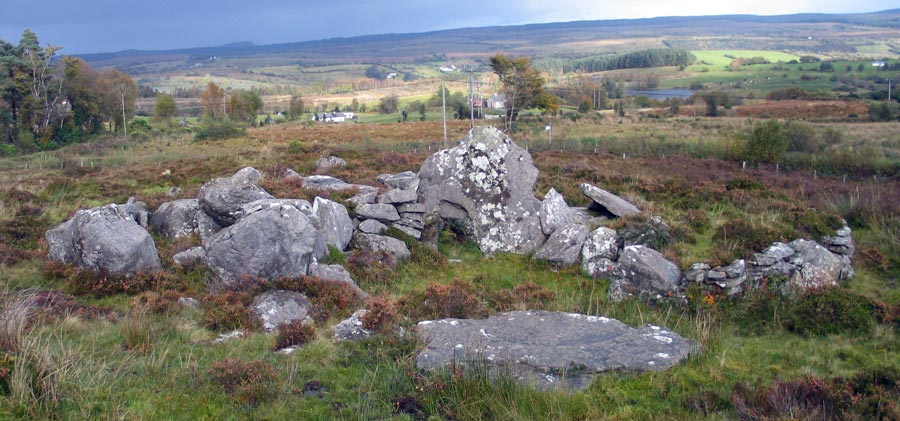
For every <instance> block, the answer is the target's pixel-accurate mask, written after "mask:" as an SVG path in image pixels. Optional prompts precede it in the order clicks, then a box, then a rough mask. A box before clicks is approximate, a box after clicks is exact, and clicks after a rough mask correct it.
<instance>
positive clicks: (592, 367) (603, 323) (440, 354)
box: [416, 311, 696, 390]
mask: <svg viewBox="0 0 900 421" xmlns="http://www.w3.org/2000/svg"><path fill="white" fill-rule="evenodd" d="M416 330H417V333H418V335H419V337H420V338H421V339H422V341H423V342H424V343H425V344H426V345H425V348H424V349H423V350H422V351H421V352H420V353H419V355H418V357H417V359H416V365H417V366H418V367H419V368H421V369H429V370H438V369H445V368H450V367H453V366H455V365H457V364H459V365H462V366H463V367H466V368H471V367H475V366H486V368H487V369H489V370H490V372H491V373H492V374H508V375H511V376H513V377H514V378H515V379H516V380H518V381H521V382H523V383H529V384H534V385H535V386H536V387H538V388H540V389H544V390H552V389H557V388H560V389H568V390H581V389H584V388H586V387H587V386H588V385H590V382H591V378H592V376H593V375H594V374H597V373H600V372H604V371H610V370H624V371H650V370H653V371H657V370H665V369H667V368H670V367H672V366H673V365H675V364H677V363H678V362H679V361H681V360H683V359H685V358H686V357H687V356H688V355H689V354H690V353H691V352H694V350H695V349H696V345H695V344H694V343H692V342H691V341H689V340H686V339H684V338H682V337H681V336H679V335H678V334H676V333H674V332H671V331H670V330H668V329H665V328H662V327H658V326H652V325H646V326H644V327H641V328H639V329H634V328H631V327H629V326H627V325H625V324H623V323H621V322H619V321H617V320H613V319H608V318H605V317H596V316H586V315H582V314H574V313H559V312H547V311H513V312H509V313H500V314H495V315H493V316H491V317H489V318H487V319H484V320H462V319H444V320H436V321H423V322H420V323H419V324H418V326H417V328H416Z"/></svg>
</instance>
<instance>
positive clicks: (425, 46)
mask: <svg viewBox="0 0 900 421" xmlns="http://www.w3.org/2000/svg"><path fill="white" fill-rule="evenodd" d="M786 24H790V25H786ZM850 27H852V28H850ZM849 29H853V30H855V31H857V32H858V31H859V30H868V31H869V32H878V31H879V30H882V31H883V30H884V29H898V30H900V9H891V10H884V11H880V12H872V13H858V14H823V13H802V14H791V15H775V16H761V15H719V16H669V17H656V18H643V19H616V20H594V21H573V22H556V23H539V24H527V25H515V26H489V27H477V28H460V29H449V30H440V31H431V32H422V33H408V34H377V35H364V36H356V37H348V38H329V39H321V40H311V41H300V42H290V43H280V44H269V45H256V44H254V43H252V42H246V41H245V42H235V43H229V44H225V45H221V46H217V47H197V48H182V49H173V50H158V51H142V50H125V51H119V52H112V53H97V54H84V55H79V57H81V58H83V59H85V60H86V61H88V62H91V63H92V64H94V65H95V66H99V67H107V66H112V67H123V66H124V67H132V68H136V69H137V70H138V73H140V71H139V70H140V69H139V68H140V66H141V65H145V64H149V63H155V62H162V61H172V62H179V61H185V62H190V61H197V60H203V59H208V58H210V57H217V58H229V59H240V58H251V57H268V58H269V59H270V60H272V62H273V64H279V63H282V62H284V60H285V59H286V58H287V57H290V58H291V60H294V61H309V62H317V61H319V62H322V61H324V62H328V61H329V60H334V59H337V58H341V59H345V60H348V61H347V62H379V61H385V62H388V61H393V62H402V61H412V60H415V59H418V58H421V57H422V56H428V55H431V54H440V53H455V54H456V55H458V56H459V55H463V56H471V57H484V56H487V55H490V54H494V53H496V52H508V53H512V54H528V55H532V56H536V57H553V56H568V57H571V56H578V55H589V54H597V53H607V52H616V51H622V50H623V49H626V50H627V49H636V48H646V47H666V46H669V44H660V43H659V41H656V45H653V41H652V40H651V39H659V38H664V39H666V40H676V41H679V42H681V43H680V44H679V45H681V46H683V45H685V43H684V42H683V41H686V40H690V39H691V38H692V37H723V41H722V42H718V43H717V44H716V45H719V44H722V45H724V46H727V44H728V42H727V41H728V37H772V38H773V39H774V40H776V41H777V42H776V43H775V44H777V45H782V46H784V47H786V48H792V47H797V49H803V48H808V49H809V50H810V51H816V50H817V49H819V50H822V51H824V50H825V49H827V48H832V49H833V51H842V50H844V51H850V50H851V49H852V48H851V47H852V45H851V44H847V40H845V39H842V38H844V37H843V36H840V33H841V31H847V30H849ZM810 37H814V38H815V39H816V40H820V44H821V45H812V44H813V43H809V42H806V41H809V39H810ZM611 39H622V40H634V41H633V42H624V43H622V45H621V46H618V47H616V46H613V47H616V48H618V49H616V48H610V51H603V50H602V47H600V50H597V49H592V48H593V47H592V46H590V43H591V42H596V41H599V40H611ZM801 40H802V41H803V42H800V41H801ZM732 44H735V45H734V47H735V48H741V45H740V44H741V42H740V40H735V41H734V42H732ZM845 44H846V45H845ZM687 45H688V46H689V45H690V43H688V44H687ZM779 49H781V48H779ZM582 50H584V51H582ZM279 57H281V59H279ZM282 64H283V63H282Z"/></svg>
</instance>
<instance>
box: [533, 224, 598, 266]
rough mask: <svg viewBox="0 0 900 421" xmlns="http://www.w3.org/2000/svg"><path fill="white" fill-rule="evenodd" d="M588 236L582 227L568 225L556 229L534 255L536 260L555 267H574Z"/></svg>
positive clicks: (586, 229) (588, 232) (586, 228)
mask: <svg viewBox="0 0 900 421" xmlns="http://www.w3.org/2000/svg"><path fill="white" fill-rule="evenodd" d="M588 234H590V229H589V228H588V227H586V226H584V225H579V224H568V225H563V226H561V227H559V228H558V229H556V231H554V232H553V234H552V235H550V238H549V239H547V241H546V242H544V244H543V245H542V246H541V248H539V249H538V251H537V253H535V254H534V258H535V259H538V260H546V261H548V262H550V263H552V264H555V265H565V266H568V265H574V264H575V263H577V262H578V256H579V255H580V254H581V248H582V246H583V245H584V242H585V240H587V238H588Z"/></svg>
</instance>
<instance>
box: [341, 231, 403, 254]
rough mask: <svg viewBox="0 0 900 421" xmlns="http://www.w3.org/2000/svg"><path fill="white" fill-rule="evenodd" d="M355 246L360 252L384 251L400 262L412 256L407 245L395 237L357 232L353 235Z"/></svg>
mask: <svg viewBox="0 0 900 421" xmlns="http://www.w3.org/2000/svg"><path fill="white" fill-rule="evenodd" d="M353 244H354V246H355V247H356V248H358V249H360V250H371V251H384V252H386V253H388V254H390V255H392V256H394V257H396V258H397V259H398V260H403V259H407V258H409V256H410V252H409V248H408V247H406V243H404V242H403V241H400V240H398V239H396V238H394V237H388V236H385V235H375V234H363V233H360V232H357V233H356V234H354V235H353Z"/></svg>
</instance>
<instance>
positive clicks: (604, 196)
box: [581, 183, 641, 218]
mask: <svg viewBox="0 0 900 421" xmlns="http://www.w3.org/2000/svg"><path fill="white" fill-rule="evenodd" d="M581 192H582V193H584V195H585V196H587V197H588V198H589V199H591V201H592V202H591V205H590V206H588V208H589V209H591V210H594V211H597V212H600V213H603V214H607V215H609V216H612V217H616V218H622V217H625V216H629V215H635V214H638V213H641V210H640V209H638V208H637V206H634V205H633V204H631V202H629V201H627V200H625V199H623V198H621V197H619V196H616V195H614V194H612V193H610V192H608V191H606V190H603V189H601V188H599V187H595V186H592V185H590V184H587V183H584V184H582V185H581Z"/></svg>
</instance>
